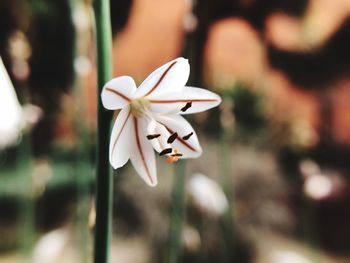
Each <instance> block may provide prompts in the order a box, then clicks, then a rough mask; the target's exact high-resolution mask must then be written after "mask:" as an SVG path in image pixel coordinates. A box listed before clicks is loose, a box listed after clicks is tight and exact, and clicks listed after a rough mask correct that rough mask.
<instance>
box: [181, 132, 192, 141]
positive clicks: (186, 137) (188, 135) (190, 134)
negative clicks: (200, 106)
mask: <svg viewBox="0 0 350 263" xmlns="http://www.w3.org/2000/svg"><path fill="white" fill-rule="evenodd" d="M192 135H193V132H191V133H189V134H187V135H186V136H184V137H182V139H184V140H185V141H186V140H188V139H189V138H190V137H191V136H192Z"/></svg>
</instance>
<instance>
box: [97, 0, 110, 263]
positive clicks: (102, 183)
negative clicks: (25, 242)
mask: <svg viewBox="0 0 350 263" xmlns="http://www.w3.org/2000/svg"><path fill="white" fill-rule="evenodd" d="M93 4H94V12H95V21H96V48H97V74H98V92H97V98H98V115H97V125H98V128H97V129H98V130H97V152H96V158H97V167H96V172H97V182H96V227H95V246H94V262H95V263H107V262H108V261H109V245H110V240H111V232H112V231H111V228H112V203H113V196H112V195H113V175H112V172H111V168H110V165H109V156H108V147H109V131H110V122H111V119H112V112H107V111H106V110H104V109H103V106H102V102H101V96H100V94H101V89H102V87H103V85H104V84H105V83H106V82H107V81H108V80H110V79H111V73H112V32H111V21H110V8H109V0H94V2H93Z"/></svg>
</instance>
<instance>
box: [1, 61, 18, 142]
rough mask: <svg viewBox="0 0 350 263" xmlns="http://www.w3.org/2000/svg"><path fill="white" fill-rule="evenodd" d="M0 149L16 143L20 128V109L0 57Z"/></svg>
mask: <svg viewBox="0 0 350 263" xmlns="http://www.w3.org/2000/svg"><path fill="white" fill-rule="evenodd" d="M0 94H1V95H0V149H1V148H4V147H6V146H8V145H11V144H13V143H15V142H16V140H17V138H18V136H19V134H20V132H21V128H22V122H23V119H22V117H23V116H22V108H21V105H20V104H19V102H18V99H17V95H16V92H15V89H14V87H13V85H12V82H11V80H10V77H9V75H8V74H7V71H6V68H5V66H4V64H3V62H2V60H1V57H0Z"/></svg>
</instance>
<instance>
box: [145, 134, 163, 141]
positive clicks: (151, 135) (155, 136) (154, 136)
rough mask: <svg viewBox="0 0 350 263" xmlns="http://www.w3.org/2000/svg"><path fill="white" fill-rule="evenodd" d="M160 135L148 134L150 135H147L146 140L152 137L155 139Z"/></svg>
mask: <svg viewBox="0 0 350 263" xmlns="http://www.w3.org/2000/svg"><path fill="white" fill-rule="evenodd" d="M159 136H160V134H150V135H147V136H146V137H147V139H148V140H153V139H156V138H158V137H159Z"/></svg>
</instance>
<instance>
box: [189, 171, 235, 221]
mask: <svg viewBox="0 0 350 263" xmlns="http://www.w3.org/2000/svg"><path fill="white" fill-rule="evenodd" d="M187 191H188V193H189V195H190V197H191V200H192V201H193V203H194V205H195V206H197V207H198V208H199V209H200V210H201V211H203V212H205V213H207V214H209V215H212V216H220V215H223V214H224V213H225V212H226V211H227V209H228V208H229V203H228V200H227V198H226V195H225V193H224V191H223V190H222V188H221V187H220V185H218V184H217V183H216V182H215V181H213V180H212V179H210V178H209V177H207V176H205V175H203V174H199V173H197V174H194V175H193V176H192V178H191V179H190V181H189V183H188V186H187Z"/></svg>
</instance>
